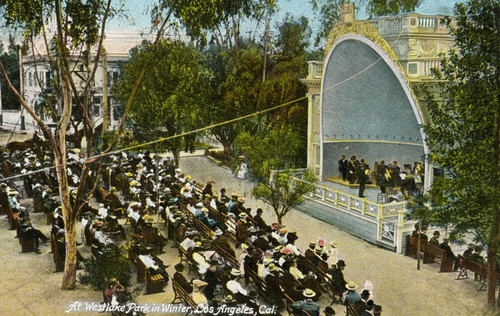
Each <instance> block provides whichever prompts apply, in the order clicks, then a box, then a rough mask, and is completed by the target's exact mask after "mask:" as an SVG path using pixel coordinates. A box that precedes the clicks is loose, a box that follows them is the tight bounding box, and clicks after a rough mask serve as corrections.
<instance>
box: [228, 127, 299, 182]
mask: <svg viewBox="0 0 500 316" xmlns="http://www.w3.org/2000/svg"><path fill="white" fill-rule="evenodd" d="M304 142H305V139H304V138H303V137H302V135H301V134H300V133H298V132H296V131H293V130H292V128H291V127H290V126H283V127H277V126H275V127H272V128H268V129H267V130H265V131H261V132H258V133H257V134H255V135H253V134H251V133H248V132H245V133H242V134H241V135H239V136H238V137H237V139H236V140H235V142H234V145H235V147H236V150H237V151H238V153H239V154H244V155H245V156H246V157H247V161H248V165H249V168H250V173H251V177H252V179H254V180H256V181H258V182H262V183H265V182H269V176H270V175H271V171H272V170H284V169H292V168H298V167H300V166H302V165H303V163H304V159H303V157H302V156H303V155H304V151H303V148H304Z"/></svg>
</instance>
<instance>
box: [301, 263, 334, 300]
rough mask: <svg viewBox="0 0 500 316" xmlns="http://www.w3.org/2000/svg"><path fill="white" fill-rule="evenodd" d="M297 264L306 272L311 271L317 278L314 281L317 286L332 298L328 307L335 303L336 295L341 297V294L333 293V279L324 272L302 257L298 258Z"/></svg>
mask: <svg viewBox="0 0 500 316" xmlns="http://www.w3.org/2000/svg"><path fill="white" fill-rule="evenodd" d="M299 263H300V264H301V265H303V266H304V267H305V268H306V269H307V270H308V271H312V272H313V273H314V274H315V275H316V276H317V279H316V280H317V281H318V284H319V286H320V287H321V288H322V289H323V291H325V292H327V293H328V294H329V295H330V296H331V297H332V301H331V303H330V305H332V304H333V303H334V302H335V296H336V295H340V296H342V293H337V292H336V291H335V284H334V282H333V279H332V277H331V275H329V274H328V273H326V271H324V270H323V269H321V268H320V267H319V266H317V265H315V264H314V263H312V262H311V261H310V260H309V259H307V258H306V257H304V256H299Z"/></svg>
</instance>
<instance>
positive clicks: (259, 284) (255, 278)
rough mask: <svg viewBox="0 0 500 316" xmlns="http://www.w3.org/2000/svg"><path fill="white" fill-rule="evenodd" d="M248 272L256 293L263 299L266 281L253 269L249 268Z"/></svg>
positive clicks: (265, 296)
mask: <svg viewBox="0 0 500 316" xmlns="http://www.w3.org/2000/svg"><path fill="white" fill-rule="evenodd" d="M248 274H249V276H250V279H251V280H252V282H253V283H254V284H255V288H256V289H257V293H258V294H259V296H260V297H262V298H263V299H264V300H266V298H267V283H266V281H265V280H264V279H263V278H261V277H260V276H259V275H258V274H257V272H255V271H253V270H249V271H248Z"/></svg>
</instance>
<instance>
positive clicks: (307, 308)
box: [292, 289, 319, 316]
mask: <svg viewBox="0 0 500 316" xmlns="http://www.w3.org/2000/svg"><path fill="white" fill-rule="evenodd" d="M302 295H303V296H304V297H305V299H304V300H302V301H298V302H294V303H293V304H292V308H293V310H294V314H296V315H307V314H306V313H303V312H307V313H308V314H309V315H311V316H319V304H318V303H317V302H314V301H313V300H312V298H313V297H315V296H316V293H314V291H313V290H311V289H305V290H304V291H303V292H302Z"/></svg>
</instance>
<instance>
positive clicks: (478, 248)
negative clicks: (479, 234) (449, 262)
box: [471, 245, 486, 264]
mask: <svg viewBox="0 0 500 316" xmlns="http://www.w3.org/2000/svg"><path fill="white" fill-rule="evenodd" d="M482 251H483V247H482V246H481V245H477V246H474V253H473V254H472V256H471V260H472V261H474V262H477V263H479V264H484V263H485V262H486V260H484V257H483V256H481V252H482Z"/></svg>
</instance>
